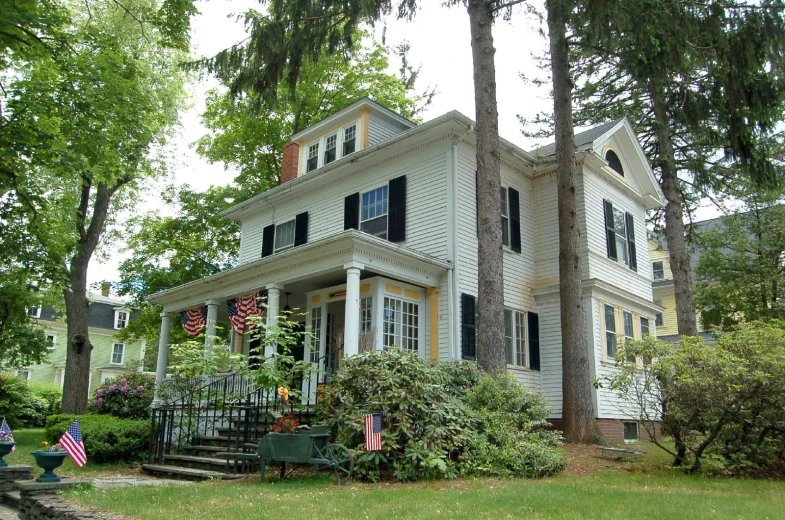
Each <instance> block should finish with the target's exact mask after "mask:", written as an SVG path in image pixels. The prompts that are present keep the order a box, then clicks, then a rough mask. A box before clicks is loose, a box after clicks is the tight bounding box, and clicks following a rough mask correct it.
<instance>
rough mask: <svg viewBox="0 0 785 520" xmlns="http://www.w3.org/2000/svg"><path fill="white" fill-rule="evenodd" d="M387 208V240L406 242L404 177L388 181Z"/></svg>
mask: <svg viewBox="0 0 785 520" xmlns="http://www.w3.org/2000/svg"><path fill="white" fill-rule="evenodd" d="M389 197H390V199H389V203H390V205H389V207H388V211H389V213H388V215H387V240H389V241H390V242H403V241H404V240H406V175H401V176H400V177H396V178H394V179H390V194H389Z"/></svg>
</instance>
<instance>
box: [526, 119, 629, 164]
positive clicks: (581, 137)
mask: <svg viewBox="0 0 785 520" xmlns="http://www.w3.org/2000/svg"><path fill="white" fill-rule="evenodd" d="M622 121H624V118H620V119H616V120H614V121H609V122H607V123H605V124H602V125H600V126H595V127H594V128H590V129H588V130H584V131H583V132H580V133H578V134H575V148H576V149H580V148H581V147H583V146H586V145H591V144H592V143H593V142H594V141H596V140H597V139H599V138H600V137H602V136H603V135H604V134H605V133H606V132H608V131H609V130H610V129H612V128H613V127H615V126H616V125H618V124H619V123H621V122H622ZM532 154H533V155H541V156H544V157H552V156H554V155H556V142H555V141H554V142H552V143H551V144H548V145H545V146H543V147H541V148H537V149H536V150H534V151H532Z"/></svg>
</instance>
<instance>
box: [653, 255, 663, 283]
mask: <svg viewBox="0 0 785 520" xmlns="http://www.w3.org/2000/svg"><path fill="white" fill-rule="evenodd" d="M656 264H660V266H661V269H660V271H661V272H662V276H660V277H659V278H657V275H656V273H657V270H656V269H655V268H654V266H655V265H656ZM651 278H652V280H664V279H665V262H664V261H662V260H655V261H654V262H652V263H651Z"/></svg>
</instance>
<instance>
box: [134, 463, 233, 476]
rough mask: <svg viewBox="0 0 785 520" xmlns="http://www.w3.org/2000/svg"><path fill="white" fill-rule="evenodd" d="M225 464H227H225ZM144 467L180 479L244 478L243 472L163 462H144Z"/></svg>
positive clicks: (153, 473)
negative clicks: (236, 472) (212, 469)
mask: <svg viewBox="0 0 785 520" xmlns="http://www.w3.org/2000/svg"><path fill="white" fill-rule="evenodd" d="M224 466H225V464H224ZM142 469H143V470H144V471H145V472H146V473H148V474H150V475H156V476H161V477H166V478H176V479H180V480H216V479H217V480H232V479H238V478H244V477H245V475H242V474H237V475H235V474H232V473H222V472H220V471H207V470H203V469H194V468H185V467H182V466H168V465H162V464H144V465H143V466H142Z"/></svg>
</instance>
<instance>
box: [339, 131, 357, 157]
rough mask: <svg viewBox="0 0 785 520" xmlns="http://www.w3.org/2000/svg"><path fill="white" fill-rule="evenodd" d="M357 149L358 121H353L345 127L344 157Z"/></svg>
mask: <svg viewBox="0 0 785 520" xmlns="http://www.w3.org/2000/svg"><path fill="white" fill-rule="evenodd" d="M356 149H357V123H352V124H350V125H349V126H347V127H344V129H343V155H342V156H343V157H346V156H347V155H349V154H352V153H354V151H355V150H356Z"/></svg>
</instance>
